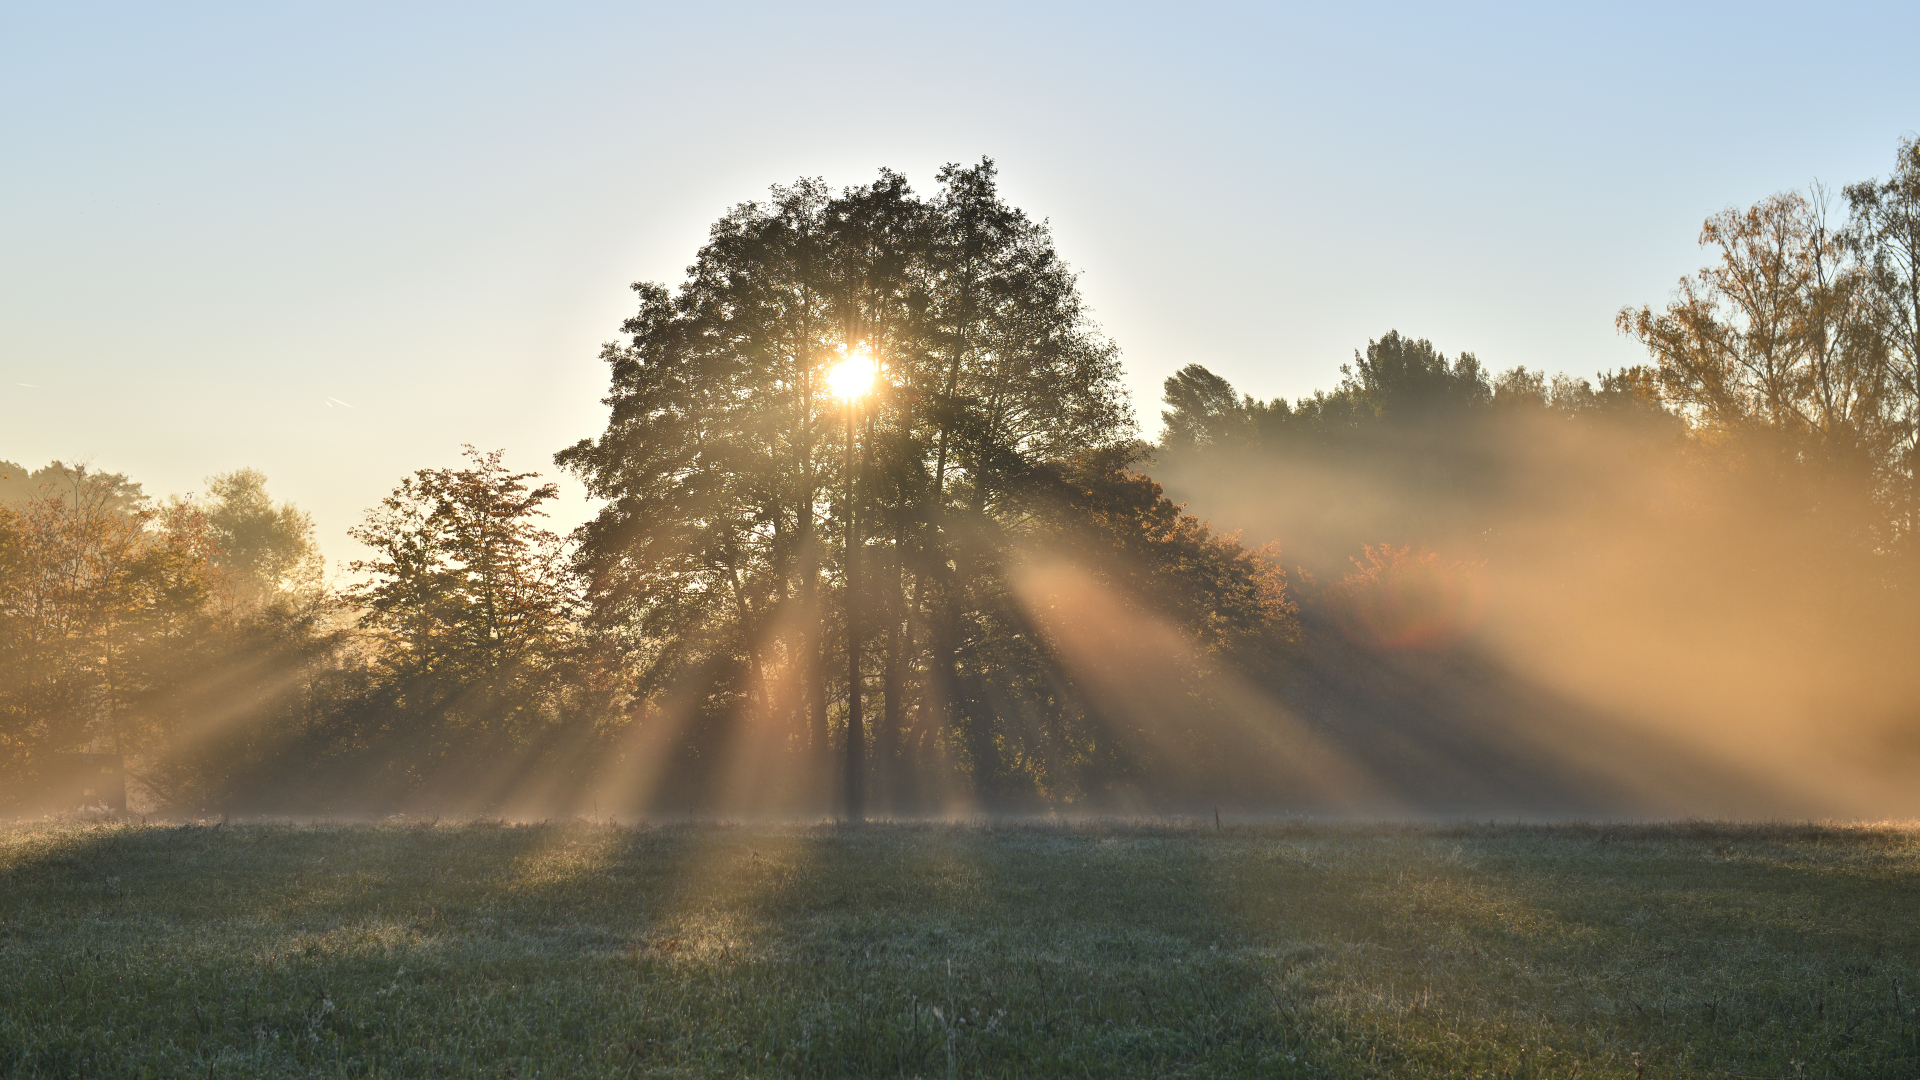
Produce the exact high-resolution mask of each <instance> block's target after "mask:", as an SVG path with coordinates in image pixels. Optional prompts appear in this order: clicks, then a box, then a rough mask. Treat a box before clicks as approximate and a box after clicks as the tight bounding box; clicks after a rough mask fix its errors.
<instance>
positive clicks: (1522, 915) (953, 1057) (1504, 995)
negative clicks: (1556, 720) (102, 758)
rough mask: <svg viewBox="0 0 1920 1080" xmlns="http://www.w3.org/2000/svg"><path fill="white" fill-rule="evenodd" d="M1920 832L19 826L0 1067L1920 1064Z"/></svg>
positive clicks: (1054, 1068)
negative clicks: (1919, 1006) (1917, 1009)
mask: <svg viewBox="0 0 1920 1080" xmlns="http://www.w3.org/2000/svg"><path fill="white" fill-rule="evenodd" d="M1917 887H1920V832H1915V831H1912V830H1908V829H1902V828H1864V827H1860V828H1853V827H1831V828H1826V827H1772V826H1752V827H1743V826H1725V827H1722V826H1709V825H1697V826H1673V827H1652V826H1648V827H1634V826H1612V827H1594V826H1485V827H1480V826H1474V827H1453V826H1404V827H1402V826H1333V825H1301V826H1294V827H1277V826H1276V827H1259V828H1233V827H1229V828H1227V829H1226V830H1225V831H1215V830H1214V829H1213V828H1211V827H1210V826H1209V827H1206V828H1185V827H1172V826H1163V827H1155V826H1120V825H1099V826H1091V825H1090V826H1082V827H1067V826H1062V827H1058V828H1053V827H1018V828H1016V827H1004V828H994V827H963V826H877V827H871V828H867V829H863V830H858V831H842V830H836V829H832V828H825V827H822V828H786V829H781V828H772V827H722V826H710V827H703V826H691V827H675V828H645V829H630V828H621V827H615V826H612V825H593V824H585V823H570V824H559V825H539V826H498V825H494V826H488V825H484V824H470V825H463V826H458V827H452V826H430V825H403V824H402V825H377V826H339V827H331V826H326V827H289V826H238V827H217V826H206V825H200V826H188V827H162V826H157V825H156V826H134V825H112V824H102V825H20V826H9V827H0V1076H9V1077H10V1076H73V1077H78V1076H100V1077H105V1076H115V1077H137V1076H182V1077H207V1076H212V1077H222V1076H227V1077H240V1076H268V1075H284V1076H363V1075H379V1076H502V1077H505V1076H513V1077H534V1076H540V1077H563V1076H728V1077H732V1076H821V1077H829V1076H924V1077H934V1078H938V1077H946V1076H949V1075H951V1076H956V1077H975V1076H1241V1075H1246V1076H1263V1077H1274V1076H1279V1077H1286V1076H1457V1077H1485V1076H1496V1077H1557V1078H1565V1077H1572V1076H1576V1075H1577V1076H1579V1077H1605V1076H1612V1077H1630V1076H1639V1075H1643V1074H1644V1076H1647V1077H1676V1076H1688V1077H1734V1076H1745V1077H1800V1076H1807V1077H1913V1076H1920V1014H1916V1012H1915V1005H1916V1004H1920V1000H1917V999H1920V889H1917Z"/></svg>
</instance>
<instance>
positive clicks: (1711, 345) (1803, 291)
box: [1615, 189, 1888, 454]
mask: <svg viewBox="0 0 1920 1080" xmlns="http://www.w3.org/2000/svg"><path fill="white" fill-rule="evenodd" d="M1700 244H1701V246H1702V247H1709V246H1710V247H1712V248H1713V249H1715V251H1716V253H1717V258H1716V261H1715V262H1714V263H1713V264H1712V265H1710V266H1708V267H1706V268H1704V269H1702V270H1701V271H1700V272H1699V273H1698V274H1696V275H1694V276H1693V277H1690V278H1685V279H1682V281H1681V283H1680V289H1679V293H1678V295H1677V296H1676V297H1675V299H1674V300H1673V302H1672V303H1670V304H1669V305H1668V306H1667V308H1666V310H1665V311H1663V312H1660V313H1655V312H1654V311H1653V309H1652V308H1650V307H1642V308H1640V309H1639V310H1638V311H1635V310H1633V309H1632V308H1623V309H1621V311H1620V313H1619V315H1618V316H1617V317H1616V319H1615V323H1616V325H1617V326H1618V327H1619V329H1620V330H1621V331H1622V332H1623V333H1628V334H1631V335H1633V336H1634V337H1635V338H1636V339H1638V340H1639V341H1640V342H1641V344H1643V345H1645V346H1646V348H1647V350H1648V352H1649V353H1650V354H1651V355H1652V356H1653V358H1654V360H1655V362H1656V364H1657V365H1658V373H1659V380H1660V387H1661V390H1662V393H1663V394H1664V395H1665V396H1666V398H1667V399H1668V400H1669V401H1671V402H1673V403H1674V404H1675V405H1677V406H1678V407H1680V408H1682V409H1684V410H1686V411H1687V413H1688V414H1689V415H1690V416H1691V417H1692V418H1694V419H1695V420H1696V421H1697V422H1698V423H1700V424H1702V425H1705V426H1707V427H1709V428H1712V429H1717V430H1720V431H1726V432H1732V433H1738V432H1765V433H1768V434H1771V435H1775V436H1781V437H1785V438H1788V439H1793V440H1803V441H1804V440H1811V441H1812V442H1813V443H1817V444H1819V445H1820V446H1822V447H1823V448H1825V449H1827V450H1829V451H1832V452H1836V453H1854V452H1863V453H1867V454H1872V453H1875V452H1876V451H1878V450H1879V449H1880V448H1881V446H1882V445H1883V444H1884V440H1885V438H1886V435H1887V432H1886V429H1885V426H1884V424H1883V419H1884V408H1885V405H1886V400H1887V375H1888V371H1887V368H1886V365H1885V362H1884V359H1885V358H1884V353H1883V351H1882V350H1881V349H1880V348H1879V341H1878V340H1877V336H1876V334H1875V326H1874V320H1873V318H1872V315H1873V312H1872V309H1871V307H1870V305H1869V303H1868V293H1867V289H1866V286H1867V284H1868V277H1867V275H1866V274H1865V273H1864V268H1863V267H1862V266H1861V265H1860V264H1859V263H1858V262H1857V261H1856V260H1853V259H1851V258H1850V257H1849V251H1848V248H1847V246H1846V245H1845V244H1844V243H1842V237H1841V236H1840V235H1839V234H1837V233H1836V232H1835V231H1834V230H1833V229H1831V228H1830V227H1829V226H1828V223H1827V220H1826V211H1825V195H1824V192H1822V191H1820V190H1818V189H1816V190H1815V191H1814V192H1813V195H1812V197H1809V196H1806V195H1802V194H1800V193H1798V192H1786V193H1783V194H1780V195H1774V196H1772V197H1770V198H1768V199H1765V200H1763V201H1762V202H1760V203H1757V204H1755V205H1754V206H1752V207H1749V208H1747V209H1746V210H1733V209H1729V210H1725V211H1722V212H1721V213H1719V214H1715V215H1714V216H1713V217H1711V218H1708V219H1707V222H1706V224H1705V225H1704V226H1702V227H1701V230H1700Z"/></svg>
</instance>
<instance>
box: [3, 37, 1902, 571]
mask: <svg viewBox="0 0 1920 1080" xmlns="http://www.w3.org/2000/svg"><path fill="white" fill-rule="evenodd" d="M1917 36H1920V5H1916V4H1912V3H1910V2H1909V3H1879V4H1855V5H1829V6H1826V7H1822V8H1818V9H1816V8H1811V7H1807V6H1804V5H1796V6H1793V7H1787V6H1785V5H1779V6H1760V5H1731V4H1725V5H1708V4H1694V5H1672V4H1646V5H1606V6H1599V5H1595V6H1591V7H1587V8H1580V9H1576V8H1572V7H1555V6H1549V5H1520V4H1513V5H1505V6H1496V5H1475V6H1468V5H1456V6H1451V7H1439V6H1419V5H1411V4H1401V5H1364V6H1363V5H1333V4H1320V5H1282V4H1272V5H1240V4H1212V5H1207V4H1185V5H1177V6H1176V5H1165V6H1157V7H1156V6H1139V5H1131V6H1130V5H1113V4H1099V5H1095V4H1085V5H1068V4H974V5H953V4H948V5H940V6H922V5H908V4H891V5H877V4H814V5H773V4H717V3H716V4H701V5H693V4H686V5H645V4H627V5H618V4H597V3H578V4H568V3H548V4H540V5H517V6H516V5H488V4H474V3H466V4H457V5H456V4H445V5H429V4H409V3H383V4H352V3H336V4H328V5H309V6H295V5H263V4H244V5H243V4H231V5H219V4H204V5H188V4H155V5H134V4H125V5H111V4H86V3H67V4H38V5H34V4H26V3H14V4H10V5H6V6H4V7H0V459H11V460H13V461H16V462H20V463H21V464H24V465H27V466H28V467H34V466H38V465H41V464H44V463H46V462H47V461H48V460H49V459H53V458H60V459H64V460H69V461H72V460H80V461H90V462H91V463H92V464H93V465H95V466H96V467H99V468H104V469H109V470H113V471H118V472H125V473H128V474H129V475H131V476H132V477H133V478H135V479H137V480H139V481H141V482H142V483H144V484H145V486H146V489H147V490H148V492H150V493H154V494H167V493H185V492H189V491H196V490H199V489H200V488H201V487H202V486H203V485H202V480H203V478H204V477H206V476H207V475H209V474H212V473H216V472H223V471H226V470H229V469H232V468H236V467H240V466H243V465H248V466H253V467H256V468H259V469H261V470H262V471H264V472H265V473H266V474H267V475H268V477H269V478H270V488H271V490H272V491H273V492H274V493H275V494H276V495H277V496H279V497H281V498H286V499H291V500H293V501H295V502H296V503H298V504H299V505H300V506H302V507H303V508H305V509H307V510H309V511H310V512H312V513H313V514H314V516H315V518H316V520H317V523H318V525H319V528H320V534H321V539H322V542H323V544H324V546H325V548H326V550H327V552H328V554H329V556H330V558H332V559H333V560H336V561H338V560H342V559H346V558H351V557H353V556H354V555H355V553H356V552H355V545H353V544H352V543H351V542H350V541H349V540H348V539H347V538H346V536H345V531H346V529H347V528H348V527H349V526H350V525H352V524H354V523H355V522H356V521H357V520H358V519H359V516H360V514H361V512H362V511H363V510H364V509H365V508H366V507H368V506H370V505H372V504H373V503H374V502H376V501H377V500H378V499H379V498H380V497H381V496H382V495H383V494H384V493H386V492H387V491H388V490H389V489H391V488H392V486H393V485H394V483H396V482H397V481H398V480H399V479H400V477H402V476H403V475H405V474H406V473H408V472H410V471H411V470H413V469H415V468H419V467H423V466H429V465H446V464H452V463H454V462H456V461H457V460H458V455H459V447H460V445H461V444H462V443H474V444H477V445H479V446H482V447H504V448H505V449H506V451H507V460H508V462H509V464H511V465H514V466H516V467H518V468H523V469H532V470H539V471H542V472H546V473H551V472H553V469H552V465H551V455H552V453H553V452H554V451H555V450H557V449H559V448H560V447H562V446H564V445H567V444H569V443H571V442H573V441H575V440H577V439H579V438H582V437H585V436H590V435H594V434H596V433H597V432H598V431H599V430H600V428H601V426H602V424H603V421H604V410H603V409H602V407H601V406H600V405H599V404H598V399H599V398H600V396H601V395H602V393H603V392H604V389H605V377H604V371H603V368H602V365H601V364H600V362H599V360H598V358H597V354H598V351H599V345H600V343H601V342H604V341H607V340H610V339H612V338H614V337H616V336H617V333H618V327H619V323H620V321H621V320H622V319H623V318H624V317H625V316H626V314H627V313H628V312H629V309H630V308H631V307H632V299H631V294H630V293H629V292H628V290H627V285H628V283H630V282H632V281H635V280H639V279H649V280H659V281H665V282H668V283H677V282H678V280H679V278H680V276H681V273H682V270H683V268H684V267H685V266H686V265H687V263H688V262H689V261H691V257H692V255H693V253H694V251H695V249H696V248H697V247H698V246H699V244H700V243H701V241H702V239H703V237H704V236H705V233H706V229H707V226H708V225H709V224H710V223H711V222H712V221H713V220H714V219H715V218H716V217H718V216H719V215H720V214H721V213H723V212H724V211H725V210H726V209H727V207H729V206H730V205H732V204H734V203H737V202H740V201H743V200H747V199H753V198H756V197H758V196H760V195H761V194H762V193H763V192H764V191H765V189H766V187H767V186H768V185H769V184H773V183H780V182H787V181H791V180H792V179H794V178H795V177H798V176H803V175H818V176H824V177H825V178H826V179H827V180H828V181H829V182H831V183H834V184H836V185H840V184H849V183H861V182H865V181H867V180H868V179H870V178H871V177H872V176H873V174H874V170H875V169H876V168H878V167H880V166H882V165H886V166H891V167H893V168H896V169H899V170H901V171H903V172H905V173H906V174H908V176H909V177H910V178H911V179H912V180H913V181H914V182H915V183H916V184H917V185H918V186H920V187H921V188H922V189H923V190H928V189H931V188H932V186H933V173H934V171H935V170H936V169H937V168H938V167H939V165H940V164H941V163H943V162H947V161H969V162H970V161H974V160H977V159H979V158H980V157H981V156H982V155H990V156H992V157H994V158H995V159H996V160H997V161H998V162H999V163H1000V166H1001V176H1002V180H1003V186H1004V190H1005V192H1006V193H1007V195H1008V197H1009V198H1010V199H1011V201H1013V202H1014V203H1016V204H1017V205H1019V206H1021V207H1023V208H1025V209H1026V210H1027V211H1028V212H1029V213H1031V214H1033V215H1035V216H1038V217H1045V218H1048V219H1050V220H1051V222H1052V223H1053V226H1054V230H1055V236H1056V240H1057V243H1058V246H1059V248H1060V251H1061V252H1062V254H1063V255H1064V256H1065V257H1066V258H1067V259H1068V260H1069V261H1070V262H1071V263H1072V264H1073V265H1074V266H1075V267H1076V268H1078V270H1079V271H1080V272H1081V275H1082V277H1081V283H1082V288H1083V291H1084V293H1085V295H1086V296H1087V298H1088V299H1089V301H1090V302H1091V303H1092V305H1093V307H1094V309H1095V313H1096V317H1097V318H1098V319H1099V321H1100V323H1101V324H1102V326H1103V327H1104V329H1105V330H1106V332H1107V333H1108V334H1109V335H1110V336H1112V337H1113V338H1114V339H1115V340H1116V341H1117V342H1118V343H1119V345H1120V346H1121V348H1122V349H1123V351H1124V355H1125V363H1126V370H1127V379H1128V385H1129V387H1130V388H1131V390H1132V391H1133V394H1134V398H1135V407H1136V409H1137V411H1138V413H1139V416H1140V419H1141V422H1142V427H1143V429H1144V432H1145V433H1146V434H1148V435H1151V434H1152V433H1153V432H1154V431H1155V430H1156V429H1157V426H1158V411H1159V402H1158V398H1159V386H1160V382H1161V380H1163V379H1164V378H1165V377H1166V376H1167V375H1169V374H1171V373H1172V372H1173V371H1175V370H1176V369H1178V368H1179V367H1181V366H1182V365H1184V364H1187V363H1190V362H1194V361H1198V362H1200V363H1204V364H1206V365H1207V366H1209V367H1210V368H1212V369H1213V370H1215V371H1216V372H1218V373H1220V374H1222V375H1224V376H1226V377H1227V378H1229V379H1230V380H1232V381H1233V382H1234V383H1235V384H1236V385H1237V386H1239V387H1240V388H1241V389H1243V390H1246V391H1248V392H1250V393H1253V394H1256V395H1258V396H1261V397H1272V396H1275V395H1284V396H1287V397H1297V396H1300V395H1303V394H1307V393H1310V392H1312V391H1313V390H1314V389H1315V388H1324V387H1331V386H1333V385H1334V384H1335V383H1336V382H1337V381H1338V378H1339V375H1338V370H1337V369H1338V367H1339V365H1340V364H1341V363H1342V362H1344V361H1346V360H1347V359H1349V358H1350V357H1351V354H1352V352H1353V350H1354V349H1355V348H1356V347H1360V346H1363V345H1364V344H1365V343H1366V341H1367V340H1368V339H1369V338H1373V337H1378V336H1379V335H1380V334H1382V333H1384V332H1385V331H1386V330H1388V329H1393V328H1397V329H1399V330H1401V331H1402V332H1404V333H1407V334H1410V335H1414V336H1421V337H1427V338H1431V339H1432V340H1433V341H1434V342H1435V344H1436V345H1438V346H1439V347H1440V348H1442V349H1444V350H1446V351H1447V352H1448V353H1450V354H1451V353H1453V352H1456V351H1460V350H1468V351H1472V352H1474V353H1476V354H1477V355H1478V356H1479V357H1480V358H1481V360H1482V361H1483V362H1485V363H1486V364H1487V365H1489V366H1491V367H1493V368H1496V369H1505V368H1510V367H1512V366H1514V365H1516V364H1524V365H1526V366H1529V367H1533V368H1545V369H1547V370H1548V371H1568V372H1571V373H1574V374H1579V375H1588V376H1591V375H1592V374H1593V373H1594V372H1595V371H1596V370H1599V369H1602V368H1614V367H1619V366H1621V365H1625V364H1631V363H1635V362H1637V361H1638V360H1639V359H1640V354H1639V352H1638V351H1637V349H1636V348H1635V347H1634V346H1633V345H1632V343H1631V342H1629V341H1626V340H1624V339H1622V338H1620V337H1618V336H1617V335H1616V334H1615V333H1614V330H1613V326H1612V316H1613V313H1614V311H1616V310H1617V309H1618V308H1619V307H1620V306H1621V305H1622V304H1628V303H1632V304H1639V303H1643V302H1654V303H1658V302H1660V301H1661V300H1663V299H1664V298H1665V297H1667V295H1668V294H1669V292H1670V291H1671V289H1672V288H1673V285H1674V283H1675V281H1676V279H1677V278H1679V277H1680V276H1681V275H1682V274H1685V273H1687V272H1689V271H1691V270H1693V269H1695V268H1696V267H1698V266H1699V265H1700V264H1701V262H1702V261H1703V254H1702V253H1701V252H1700V251H1699V249H1698V248H1697V247H1696V246H1695V238H1696V235H1697V233H1698V230H1699V225H1700V222H1701V219H1702V218H1704V217H1705V216H1706V215H1707V214H1709V213H1712V212H1713V211H1715V210H1718V209H1720V208H1722V207H1725V206H1728V205H1735V204H1742V205H1743V204H1747V203H1751V202H1753V201H1754V200H1757V199H1759V198H1761V197H1763V196H1765V195H1767V194H1769V193H1771V192H1774V191H1778V190H1781V189H1785V188H1792V187H1802V186H1804V185H1806V184H1807V183H1808V182H1809V181H1812V180H1814V179H1816V178H1817V179H1819V180H1823V181H1825V182H1827V183H1828V184H1829V185H1831V186H1832V187H1833V188H1834V189H1835V190H1836V192H1837V190H1838V188H1839V187H1840V186H1841V185H1843V184H1846V183H1849V182H1852V181H1855V180H1860V179H1864V178H1867V177H1870V176H1875V175H1883V174H1884V173H1885V172H1886V171H1887V170H1888V169H1889V168H1890V166H1891V164H1892V161H1893V153H1894V148H1895V146H1896V144H1897V142H1898V140H1899V139H1900V137H1901V136H1902V135H1903V134H1911V133H1913V132H1914V131H1915V130H1916V129H1920V65H1915V64H1913V63H1912V62H1911V60H1910V59H1907V60H1904V61H1903V60H1902V59H1901V56H1900V53H1901V43H1902V42H1911V41H1913V40H1916V37H1917ZM568 491H569V494H568V497H567V499H566V501H565V504H564V505H563V506H561V507H559V508H558V510H557V511H556V515H555V524H556V525H558V526H560V527H562V528H565V527H570V526H571V525H572V524H574V523H576V522H577V521H578V520H580V518H581V517H582V515H583V514H584V513H585V512H586V508H585V505H584V503H583V502H582V501H581V500H580V498H579V496H578V493H577V489H576V488H574V487H572V486H571V485H568Z"/></svg>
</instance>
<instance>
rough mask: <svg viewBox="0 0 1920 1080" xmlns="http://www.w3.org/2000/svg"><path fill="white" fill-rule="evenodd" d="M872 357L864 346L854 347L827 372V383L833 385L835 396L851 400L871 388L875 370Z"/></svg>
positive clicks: (863, 394)
mask: <svg viewBox="0 0 1920 1080" xmlns="http://www.w3.org/2000/svg"><path fill="white" fill-rule="evenodd" d="M877 370H878V369H877V367H876V366H875V364H874V362H873V357H872V356H870V355H868V353H867V351H866V349H865V348H862V347H855V348H854V349H853V350H852V351H850V352H848V353H847V357H846V359H844V360H842V361H840V362H839V363H838V364H835V365H834V366H833V369H832V370H831V371H829V372H827V385H829V386H831V387H833V392H834V395H835V396H836V397H840V398H844V399H845V400H847V401H852V400H854V399H855V398H859V397H864V396H865V395H866V393H867V391H869V390H871V389H873V378H874V375H875V374H876V372H877Z"/></svg>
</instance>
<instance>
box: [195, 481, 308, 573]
mask: <svg viewBox="0 0 1920 1080" xmlns="http://www.w3.org/2000/svg"><path fill="white" fill-rule="evenodd" d="M207 494H208V500H207V503H206V506H205V513H206V518H207V527H208V529H209V531H210V533H211V536H212V539H213V542H214V545H215V547H216V553H215V555H214V563H215V565H217V566H219V567H220V568H221V569H222V570H223V571H225V573H226V574H227V577H228V581H229V585H228V587H229V588H231V589H232V590H234V592H235V593H236V594H237V595H238V596H239V597H241V598H243V599H244V600H245V601H247V602H251V603H254V604H259V603H262V602H264V601H266V600H267V599H269V598H272V597H275V596H277V595H280V594H282V593H285V592H288V591H305V592H311V591H312V590H314V589H316V588H318V586H319V583H320V573H321V569H322V563H321V558H320V549H319V545H318V544H317V543H315V541H314V536H313V519H312V518H311V517H310V516H308V515H307V514H306V513H305V512H303V511H302V510H300V509H299V508H298V507H296V506H294V505H293V504H292V503H281V504H279V505H278V506H276V505H274V502H273V499H272V498H271V497H269V496H268V494H267V478H266V476H265V475H264V474H262V473H261V472H259V471H258V470H255V469H236V470H234V471H233V472H230V473H223V474H221V475H219V476H214V477H210V478H208V480H207Z"/></svg>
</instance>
